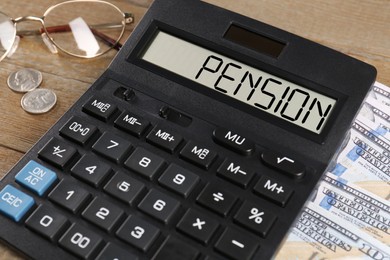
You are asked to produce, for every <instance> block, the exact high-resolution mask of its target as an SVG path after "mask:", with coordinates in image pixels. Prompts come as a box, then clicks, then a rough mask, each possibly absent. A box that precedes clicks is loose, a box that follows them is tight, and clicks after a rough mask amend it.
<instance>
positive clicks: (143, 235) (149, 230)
mask: <svg viewBox="0 0 390 260" xmlns="http://www.w3.org/2000/svg"><path fill="white" fill-rule="evenodd" d="M159 233H160V230H159V229H158V228H156V227H155V226H153V225H152V224H150V223H148V222H145V221H143V220H142V219H140V218H138V217H135V216H129V217H128V218H127V219H126V221H125V222H124V223H123V225H122V226H121V227H120V228H119V229H118V231H117V232H116V235H117V236H118V237H119V238H120V239H122V240H124V241H125V242H126V243H129V244H130V245H132V246H135V247H136V248H138V249H140V250H142V251H143V252H146V251H147V250H148V249H149V248H150V246H151V245H152V244H153V242H154V241H155V240H156V238H157V236H158V235H159Z"/></svg>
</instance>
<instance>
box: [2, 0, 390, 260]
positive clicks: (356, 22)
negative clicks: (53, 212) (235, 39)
mask: <svg viewBox="0 0 390 260" xmlns="http://www.w3.org/2000/svg"><path fill="white" fill-rule="evenodd" d="M207 1H208V2H211V3H214V4H216V5H219V6H223V7H225V8H227V9H231V10H234V11H236V12H239V13H242V14H244V15H247V16H249V17H252V18H255V19H257V20H260V21H263V22H266V23H269V24H272V25H274V26H276V27H279V28H282V29H285V30H287V31H290V32H293V33H295V34H298V35H300V36H303V37H306V38H309V39H311V40H314V41H316V42H319V43H321V44H324V45H327V46H329V47H332V48H334V49H336V50H339V51H341V52H343V53H346V54H348V55H350V56H353V57H355V58H358V59H360V60H363V61H365V62H367V63H370V64H372V65H374V66H375V67H376V68H377V70H378V77H377V80H378V81H379V82H382V83H384V84H385V85H388V86H390V29H389V28H390V3H389V0H344V1H339V0H328V1H322V0H311V1H295V0H280V1H274V0H239V1H237V0H207ZM56 2H58V0H34V1H30V0H18V1H15V0H1V1H0V10H1V12H4V13H6V14H8V15H9V16H11V17H14V18H16V17H19V16H26V15H36V16H41V15H42V14H43V12H44V11H45V10H46V8H47V7H49V6H50V5H51V4H54V3H56ZM110 2H112V3H114V4H117V5H118V6H119V7H121V8H122V10H124V11H131V12H133V13H134V14H135V16H136V22H137V21H139V19H141V17H142V15H143V14H144V13H145V11H146V10H147V8H148V6H149V5H150V3H151V0H122V1H121V0H111V1H110ZM38 26H39V24H37V23H33V22H32V23H31V22H30V23H22V24H19V25H18V27H19V28H24V29H25V28H37V27H38ZM131 28H133V26H131ZM114 55H115V51H111V52H110V53H108V54H106V55H104V56H103V57H100V58H96V59H92V60H85V59H77V58H72V57H69V56H66V55H62V54H59V55H53V54H51V53H50V52H49V51H48V50H47V48H46V46H45V45H44V44H43V43H42V40H41V39H40V37H25V38H23V39H22V40H21V42H20V45H19V48H18V50H17V51H16V53H15V54H14V55H13V56H12V57H11V58H7V59H5V60H3V61H2V62H1V63H0V111H1V112H0V176H3V175H4V174H5V173H6V172H7V171H8V170H9V169H10V167H11V166H12V165H13V164H15V163H16V162H17V161H18V160H19V158H20V157H21V156H23V154H24V153H25V152H26V151H27V150H28V149H29V148H30V147H31V146H32V145H33V144H34V143H35V142H36V141H37V140H38V138H39V137H40V136H41V135H43V134H44V133H45V132H46V131H47V130H48V129H49V128H50V126H51V125H52V124H54V123H55V122H56V120H57V119H58V118H59V117H60V116H61V115H62V114H63V113H64V112H65V111H66V110H67V109H68V108H69V107H70V106H71V105H72V104H73V103H74V102H75V101H76V100H77V98H78V97H79V96H80V95H81V94H82V93H83V92H84V91H85V90H86V89H87V88H88V86H90V84H91V83H92V82H93V81H94V80H95V79H97V78H98V77H99V75H100V74H101V73H102V72H103V71H104V69H105V68H106V66H107V65H108V64H109V63H110V61H111V60H112V58H113V57H114ZM21 68H34V69H37V70H39V71H41V72H42V73H43V83H42V87H44V88H50V89H53V90H54V91H55V92H56V94H57V96H58V103H57V105H56V106H55V108H54V109H53V110H52V111H50V112H49V113H47V114H44V115H31V114H28V113H26V112H24V111H23V110H22V108H21V107H20V99H21V97H22V95H21V94H19V93H15V92H13V91H11V90H10V89H9V88H8V87H7V83H6V81H7V77H8V75H9V74H10V73H12V72H13V71H16V70H19V69H21ZM19 257H20V256H18V255H17V254H15V253H14V252H13V251H12V250H11V249H9V248H8V247H7V246H4V245H3V246H1V245H0V259H16V258H19Z"/></svg>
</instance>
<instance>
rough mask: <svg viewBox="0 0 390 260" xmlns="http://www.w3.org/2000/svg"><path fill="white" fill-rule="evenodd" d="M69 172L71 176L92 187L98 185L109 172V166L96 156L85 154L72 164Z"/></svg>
mask: <svg viewBox="0 0 390 260" xmlns="http://www.w3.org/2000/svg"><path fill="white" fill-rule="evenodd" d="M71 172H72V175H73V176H75V177H77V178H79V179H81V180H83V181H85V182H87V183H88V184H91V185H92V186H94V187H99V186H100V184H101V183H102V181H103V180H104V179H105V178H106V177H107V175H109V174H110V172H111V167H110V166H109V165H108V164H106V163H105V162H103V161H102V160H99V158H97V157H96V156H94V155H92V154H86V155H84V156H83V157H82V158H81V159H80V160H79V161H78V162H77V163H76V165H75V166H73V168H72V169H71Z"/></svg>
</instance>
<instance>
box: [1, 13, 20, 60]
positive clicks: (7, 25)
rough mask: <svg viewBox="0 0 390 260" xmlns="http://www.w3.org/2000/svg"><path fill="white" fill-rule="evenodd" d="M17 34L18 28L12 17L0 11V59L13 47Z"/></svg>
mask: <svg viewBox="0 0 390 260" xmlns="http://www.w3.org/2000/svg"><path fill="white" fill-rule="evenodd" d="M15 35H16V29H15V26H14V23H13V22H12V21H11V19H10V18H9V17H8V16H7V15H5V14H3V13H1V12H0V60H2V59H3V58H4V57H5V55H6V54H7V51H8V50H10V49H11V48H12V45H13V43H14V39H15Z"/></svg>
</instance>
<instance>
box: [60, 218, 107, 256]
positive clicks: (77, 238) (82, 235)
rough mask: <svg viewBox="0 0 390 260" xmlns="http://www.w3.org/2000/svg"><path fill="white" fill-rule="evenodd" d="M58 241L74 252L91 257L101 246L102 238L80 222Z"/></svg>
mask: <svg viewBox="0 0 390 260" xmlns="http://www.w3.org/2000/svg"><path fill="white" fill-rule="evenodd" d="M58 242H59V244H60V246H62V247H64V248H65V249H67V250H69V251H70V252H72V253H73V254H75V255H77V256H79V257H81V258H83V259H89V258H90V257H91V255H93V254H94V252H95V250H96V249H97V248H98V247H99V245H100V243H101V242H102V238H101V237H100V236H99V235H97V234H96V233H94V232H92V231H90V230H88V229H86V228H84V227H83V226H81V225H79V224H73V225H72V226H71V227H70V228H69V229H68V231H66V233H65V234H64V235H63V236H62V237H61V238H60V240H59V241H58Z"/></svg>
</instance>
